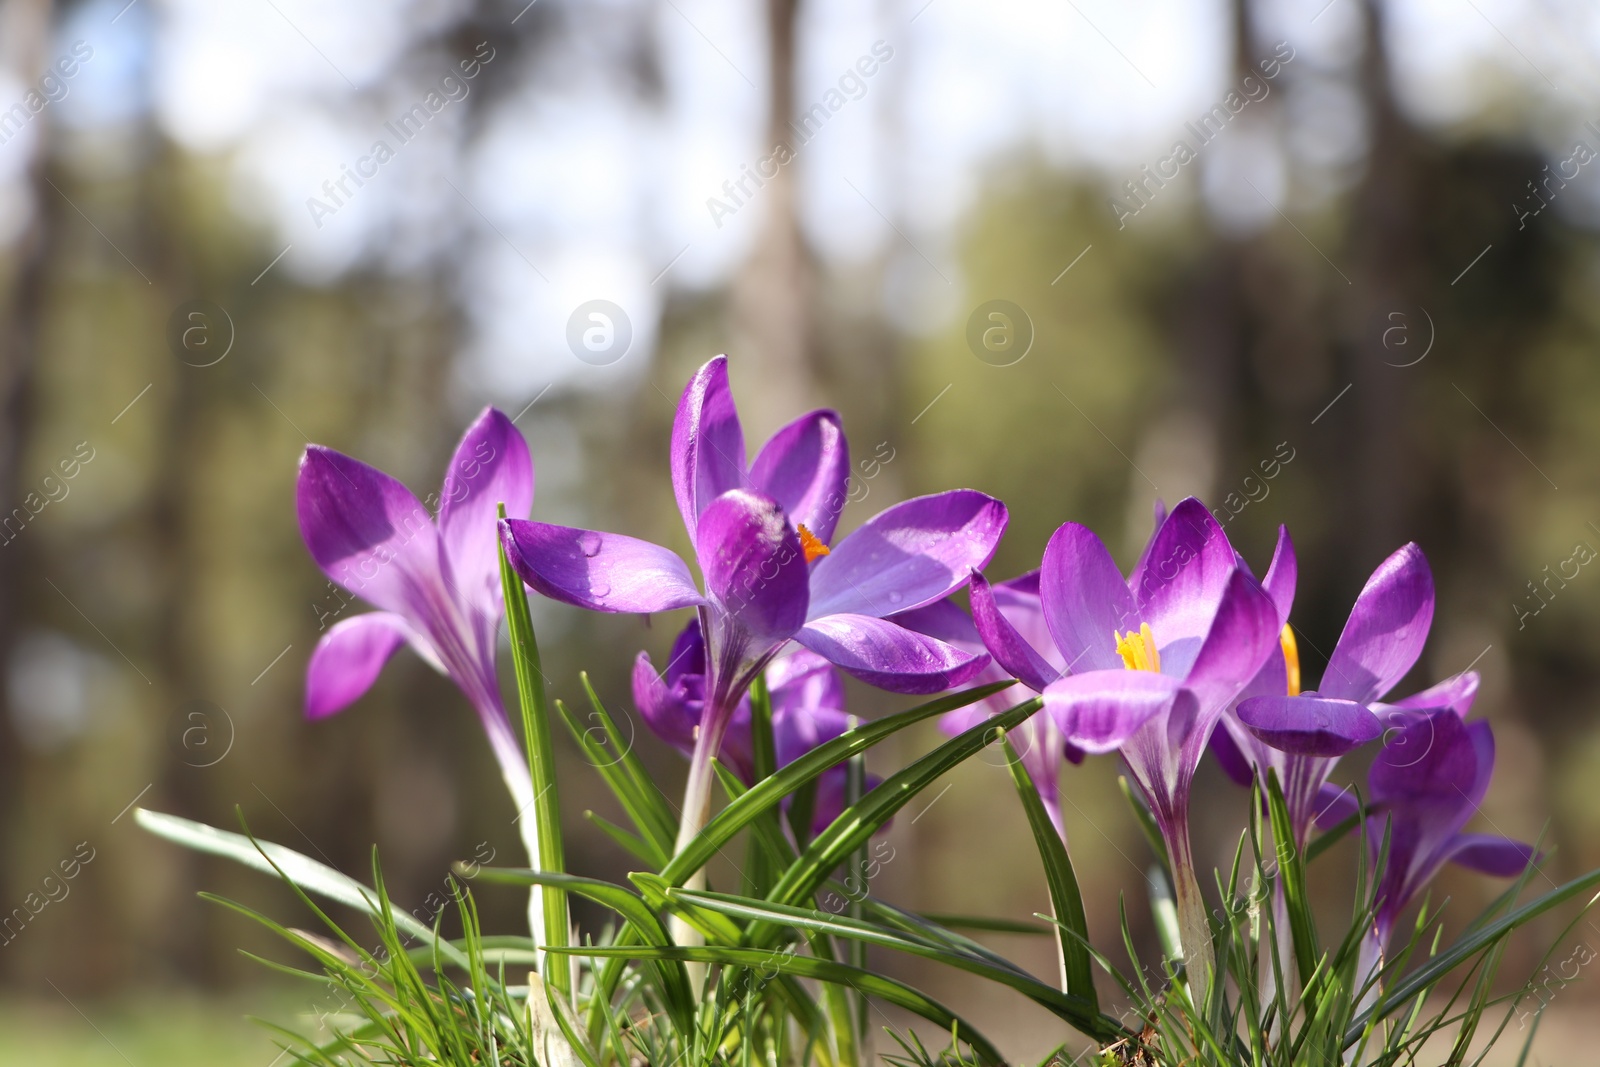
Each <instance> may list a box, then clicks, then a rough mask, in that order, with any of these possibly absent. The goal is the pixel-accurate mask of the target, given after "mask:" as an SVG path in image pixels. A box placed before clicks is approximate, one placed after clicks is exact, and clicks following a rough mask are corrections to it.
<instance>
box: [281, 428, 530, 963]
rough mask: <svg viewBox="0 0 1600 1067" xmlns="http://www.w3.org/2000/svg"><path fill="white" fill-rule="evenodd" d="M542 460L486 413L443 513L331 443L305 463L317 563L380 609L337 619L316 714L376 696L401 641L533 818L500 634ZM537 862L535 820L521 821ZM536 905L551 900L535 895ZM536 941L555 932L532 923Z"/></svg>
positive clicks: (313, 669) (322, 667)
mask: <svg viewBox="0 0 1600 1067" xmlns="http://www.w3.org/2000/svg"><path fill="white" fill-rule="evenodd" d="M533 482H534V475H533V461H532V460H531V459H530V458H529V455H528V445H527V442H526V441H524V440H523V438H522V434H521V433H519V432H518V431H517V428H516V427H515V426H513V425H512V424H511V420H510V419H508V418H506V417H505V415H504V414H502V413H501V412H499V411H497V410H495V409H494V408H485V409H484V411H483V413H482V414H481V415H479V416H478V418H477V420H476V421H475V422H473V424H472V425H471V426H469V427H468V428H467V431H466V433H465V434H463V435H462V438H461V443H460V444H459V445H457V446H456V451H455V455H454V456H452V457H451V459H450V465H449V466H448V467H447V468H446V470H445V478H444V487H443V488H442V490H441V491H440V494H439V504H438V508H439V511H438V518H437V520H435V519H434V517H433V516H431V515H429V513H428V511H427V509H426V508H424V507H423V505H422V503H421V502H420V501H418V500H417V498H416V497H415V496H413V495H412V494H411V491H410V490H408V489H407V488H406V487H405V486H404V485H401V484H400V483H399V482H398V481H396V480H395V479H394V478H391V477H390V476H389V475H387V474H385V473H383V472H382V471H380V470H377V469H376V468H374V467H369V466H367V465H366V464H365V463H362V462H360V461H359V460H355V459H351V458H350V457H349V456H346V455H344V454H343V453H340V452H336V451H334V450H333V449H331V448H325V447H323V446H321V445H308V446H307V447H306V451H305V456H304V458H302V459H301V461H300V474H299V480H298V482H297V483H296V486H295V506H296V510H297V512H298V514H299V519H300V535H301V537H302V538H304V540H305V543H306V548H307V549H309V550H310V552H311V558H312V559H314V560H316V562H317V566H319V567H321V568H322V571H323V573H324V574H326V575H327V576H328V577H329V578H330V579H331V580H332V581H334V582H335V583H337V584H338V585H340V586H342V587H343V588H344V589H346V590H347V591H349V592H350V593H353V594H354V595H356V596H358V597H360V598H361V599H363V600H365V601H367V602H368V603H370V604H372V605H373V606H375V607H377V608H378V609H379V610H378V611H374V612H369V613H367V614H364V615H356V616H354V617H353V618H349V619H345V620H343V621H342V622H339V623H337V624H335V625H334V626H333V627H332V628H330V629H329V630H328V632H327V633H326V634H324V635H323V637H322V640H321V641H319V642H318V643H317V647H316V650H315V651H314V652H312V654H311V661H310V663H308V664H307V666H306V694H305V709H306V715H307V717H308V718H312V719H321V718H325V717H327V716H329V715H332V714H334V713H335V712H338V711H340V710H342V709H343V708H345V707H347V706H349V705H350V704H351V703H353V702H355V701H356V700H357V699H358V698H360V697H361V696H362V694H364V693H365V692H366V691H367V690H368V689H370V688H371V687H372V684H373V682H375V681H376V680H377V677H378V674H379V672H380V671H382V669H383V665H384V664H385V663H387V662H388V660H389V657H390V656H392V655H394V653H395V652H396V651H397V650H398V649H399V647H400V646H401V645H402V644H408V645H410V646H411V648H412V650H413V651H415V652H416V653H417V654H418V655H419V656H421V657H422V658H423V659H424V660H426V661H427V662H428V663H429V664H430V665H432V666H433V667H434V669H436V670H438V671H440V672H441V673H443V674H444V675H445V676H446V677H448V678H449V679H450V680H451V681H453V682H454V683H455V684H456V686H457V687H458V688H459V689H460V690H461V692H462V694H463V695H465V696H466V698H467V700H468V702H469V703H471V705H472V706H473V708H474V710H476V711H477V713H478V718H479V720H480V721H481V722H482V723H483V728H484V731H485V732H486V733H487V734H488V735H489V744H490V747H491V748H492V749H493V750H494V754H495V758H496V760H498V761H499V763H500V771H501V774H502V775H503V776H504V777H505V782H506V787H507V788H508V789H509V790H510V792H511V797H512V801H513V802H514V803H515V804H516V806H517V809H518V810H519V811H520V810H522V809H524V808H526V807H527V805H529V804H531V803H532V802H533V783H532V780H531V778H530V777H529V773H528V764H527V760H526V758H525V757H524V755H523V753H522V749H521V747H520V746H519V744H518V743H517V740H516V737H515V735H513V733H512V732H511V726H510V723H509V721H508V720H507V718H506V712H505V707H504V705H503V704H502V703H501V700H500V687H499V682H498V680H497V678H496V675H495V635H496V631H497V629H498V627H499V624H500V617H501V615H502V614H503V612H504V604H503V602H502V600H501V591H500V563H499V543H498V539H497V537H496V534H495V522H496V517H497V515H496V510H497V507H498V505H499V504H500V503H502V502H503V503H504V504H505V505H506V510H507V512H508V513H510V514H514V515H526V514H527V513H528V511H529V509H530V508H532V507H533ZM518 822H519V824H520V825H521V826H522V827H523V836H524V838H525V841H526V844H527V846H528V854H529V857H530V859H532V860H533V861H535V862H537V858H538V851H537V848H536V844H537V842H536V841H535V840H534V839H533V838H532V836H531V835H532V834H533V833H535V829H534V827H535V820H534V819H532V818H527V819H520V820H518ZM531 899H532V901H533V904H532V907H533V908H534V909H537V908H539V907H540V906H541V904H542V899H543V898H542V894H540V893H539V892H538V891H537V890H536V891H535V892H533V893H532V894H531ZM533 929H534V936H536V937H537V936H539V934H540V932H541V931H542V930H543V929H544V927H543V924H542V922H541V921H538V920H537V916H535V922H534V925H533Z"/></svg>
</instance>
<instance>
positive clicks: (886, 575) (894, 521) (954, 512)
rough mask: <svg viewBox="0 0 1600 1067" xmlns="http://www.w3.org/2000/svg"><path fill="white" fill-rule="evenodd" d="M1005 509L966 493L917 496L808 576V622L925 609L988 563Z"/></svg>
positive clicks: (878, 518)
mask: <svg viewBox="0 0 1600 1067" xmlns="http://www.w3.org/2000/svg"><path fill="white" fill-rule="evenodd" d="M1006 517H1007V516H1006V506H1005V505H1004V504H1002V503H1000V501H998V500H996V499H995V498H994V497H992V496H987V495H985V494H983V493H979V492H977V491H975V490H972V489H953V490H951V491H949V492H946V493H935V494H934V495H932V496H920V497H915V498H913V499H911V500H907V501H904V502H903V503H900V504H896V505H895V506H894V507H891V508H887V509H885V510H884V511H881V512H879V513H878V514H877V515H874V516H873V517H872V518H871V519H869V520H867V522H866V524H865V525H863V526H862V527H861V528H860V529H858V530H856V531H854V532H853V533H850V534H849V535H847V536H846V537H844V538H842V539H841V540H840V541H839V543H838V544H837V545H835V546H833V551H832V553H831V554H829V555H826V556H823V557H822V558H821V559H819V560H817V562H816V564H815V565H814V566H813V567H812V568H811V614H810V618H812V619H819V618H821V617H823V616H824V615H839V614H849V615H874V616H877V617H879V618H882V617H884V616H886V615H893V614H895V613H897V612H901V611H909V610H910V609H912V608H917V607H921V606H923V605H924V604H931V603H933V602H934V601H935V600H939V599H942V598H943V597H946V596H949V595H950V594H951V593H953V592H955V591H956V590H957V589H959V588H961V587H962V586H963V585H965V584H966V583H967V579H968V577H969V576H970V575H971V573H972V571H973V570H974V569H975V568H979V567H982V566H983V565H984V564H985V563H988V562H989V557H990V556H992V555H994V550H995V546H996V545H998V544H999V543H1000V535H1001V534H1003V533H1005V529H1006Z"/></svg>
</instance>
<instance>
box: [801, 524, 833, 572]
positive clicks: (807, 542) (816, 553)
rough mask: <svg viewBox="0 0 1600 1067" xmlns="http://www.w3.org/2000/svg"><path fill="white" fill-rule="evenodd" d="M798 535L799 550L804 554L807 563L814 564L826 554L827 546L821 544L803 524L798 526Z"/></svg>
mask: <svg viewBox="0 0 1600 1067" xmlns="http://www.w3.org/2000/svg"><path fill="white" fill-rule="evenodd" d="M799 533H800V548H801V550H802V551H803V552H805V554H806V562H807V563H815V562H816V561H817V560H819V559H821V558H822V557H823V556H826V555H827V554H828V546H827V545H825V544H823V543H822V541H821V540H819V539H818V538H817V535H816V534H814V533H812V532H811V531H810V530H808V529H806V524H805V523H801V524H800V527H799Z"/></svg>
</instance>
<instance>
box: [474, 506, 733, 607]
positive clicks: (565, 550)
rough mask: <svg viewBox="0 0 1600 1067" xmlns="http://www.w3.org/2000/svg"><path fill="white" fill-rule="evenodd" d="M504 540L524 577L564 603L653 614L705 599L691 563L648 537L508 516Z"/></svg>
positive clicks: (513, 563) (502, 528)
mask: <svg viewBox="0 0 1600 1067" xmlns="http://www.w3.org/2000/svg"><path fill="white" fill-rule="evenodd" d="M500 540H501V543H502V544H504V545H505V548H506V556H507V557H508V558H509V559H510V560H511V566H512V568H513V569H515V570H516V572H517V574H518V575H519V576H520V577H521V578H522V580H523V581H524V582H527V583H528V585H529V586H531V587H532V588H533V589H535V590H536V591H538V592H540V593H543V594H544V595H545V596H547V597H549V598H550V599H551V600H559V601H561V602H562V603H563V604H573V605H575V606H577V607H580V608H588V609H589V610H591V611H611V612H625V613H627V612H633V613H638V614H648V613H649V612H653V611H671V610H672V609H674V608H687V607H696V606H698V605H700V604H703V603H705V598H704V597H702V596H701V595H700V591H699V590H698V589H696V588H695V586H694V579H693V578H692V577H690V575H689V567H688V565H687V564H685V563H684V562H683V560H681V559H679V558H678V557H677V555H676V554H675V553H673V552H671V551H669V550H667V549H665V548H662V547H661V546H660V545H653V544H651V543H650V542H648V541H640V540H639V539H638V538H634V537H624V536H623V535H622V534H614V533H602V532H600V531H599V530H575V529H573V528H572V527H570V526H552V525H550V524H549V523H545V522H529V521H528V520H526V519H506V520H504V521H502V522H501V523H500Z"/></svg>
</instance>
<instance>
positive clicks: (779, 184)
mask: <svg viewBox="0 0 1600 1067" xmlns="http://www.w3.org/2000/svg"><path fill="white" fill-rule="evenodd" d="M799 14H800V2H799V0H768V4H767V19H768V98H769V100H770V101H771V108H770V111H769V113H768V119H767V132H766V135H765V137H764V138H763V142H764V143H763V144H762V146H761V158H765V157H766V156H767V155H768V154H769V153H771V152H772V150H773V149H774V147H775V146H777V145H779V144H785V145H788V146H790V148H791V149H793V150H796V151H803V149H800V147H799V145H798V144H796V139H795V134H794V132H793V131H792V130H791V128H790V126H789V122H790V120H791V119H793V118H794V113H795V110H794V109H795V104H794V96H795V94H794V81H795V51H796V41H795V37H796V32H797V29H798V22H799ZM798 165H799V162H798V161H796V162H791V163H789V164H788V165H786V166H780V167H778V168H777V174H776V175H774V176H773V177H772V178H770V179H767V181H766V184H765V185H764V186H763V187H762V188H761V189H759V190H758V191H757V192H756V198H757V199H759V200H760V201H761V204H762V207H761V211H762V213H763V214H762V223H761V235H760V237H758V238H757V240H756V244H755V247H754V249H752V251H751V254H750V258H749V260H748V261H747V262H746V264H745V267H744V269H743V270H742V271H740V272H739V274H738V277H737V279H736V280H735V282H734V284H733V292H732V295H731V304H732V319H733V322H732V329H731V330H730V333H731V335H732V337H733V339H734V344H735V345H736V350H735V351H734V352H731V353H729V355H730V357H731V358H732V359H733V360H734V361H735V362H737V363H739V364H741V365H742V366H743V367H744V368H746V370H745V372H744V373H743V374H741V375H740V377H741V378H743V379H744V380H745V381H747V382H752V383H753V382H759V383H760V389H759V390H754V389H750V388H749V387H748V386H747V387H746V389H745V390H744V391H743V392H742V393H741V394H740V398H739V399H740V404H741V406H743V407H745V408H747V409H750V410H751V411H752V415H753V421H754V422H755V423H756V424H757V425H759V426H762V427H766V428H772V427H775V426H776V425H778V424H779V423H780V422H782V421H786V415H785V413H793V412H795V411H803V410H805V409H807V408H810V407H814V406H816V402H815V398H814V395H813V394H814V393H815V385H814V382H813V377H814V374H813V368H812V348H813V343H814V342H813V324H812V315H811V312H812V304H813V301H814V300H815V294H816V276H815V275H816V266H815V263H814V262H813V260H812V256H811V251H810V249H809V248H807V247H806V243H805V237H804V235H803V234H802V233H801V232H800V213H799V203H798V199H797V191H796V188H795V185H796V182H795V167H796V166H798ZM750 371H754V373H753V374H751V373H749V372H750Z"/></svg>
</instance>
